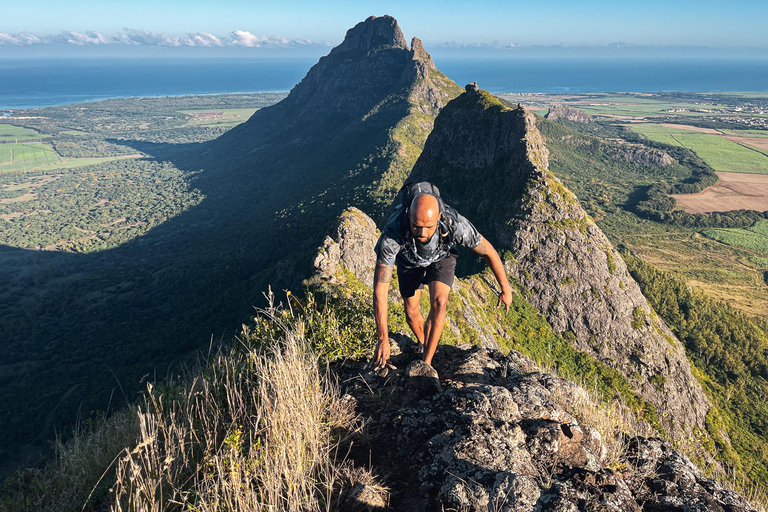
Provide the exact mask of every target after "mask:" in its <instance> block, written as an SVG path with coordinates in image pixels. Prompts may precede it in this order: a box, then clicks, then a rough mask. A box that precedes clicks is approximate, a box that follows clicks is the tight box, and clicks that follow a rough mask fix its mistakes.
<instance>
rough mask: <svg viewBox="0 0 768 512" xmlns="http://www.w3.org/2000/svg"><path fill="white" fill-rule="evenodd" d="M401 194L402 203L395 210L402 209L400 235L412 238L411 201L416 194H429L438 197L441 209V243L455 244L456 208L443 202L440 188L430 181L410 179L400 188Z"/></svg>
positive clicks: (408, 238) (439, 223)
mask: <svg viewBox="0 0 768 512" xmlns="http://www.w3.org/2000/svg"><path fill="white" fill-rule="evenodd" d="M398 194H400V196H401V200H400V204H398V205H397V207H396V208H395V211H397V210H400V235H401V236H402V237H403V239H405V240H411V238H412V235H411V230H410V221H409V219H408V213H409V210H410V206H411V203H412V202H413V199H414V198H415V197H416V196H420V195H423V194H428V195H430V196H432V197H434V198H435V199H437V205H438V208H439V209H440V213H441V215H440V221H439V222H438V228H439V230H440V245H445V246H452V245H453V229H452V228H453V227H454V226H455V225H456V222H457V220H456V210H454V209H453V208H451V207H450V206H448V205H447V204H445V203H444V202H443V198H442V197H440V190H439V189H438V188H437V187H436V186H435V185H433V184H432V183H430V182H428V181H419V182H413V181H409V182H407V183H406V184H405V185H403V186H402V187H401V188H400V191H399V192H398Z"/></svg>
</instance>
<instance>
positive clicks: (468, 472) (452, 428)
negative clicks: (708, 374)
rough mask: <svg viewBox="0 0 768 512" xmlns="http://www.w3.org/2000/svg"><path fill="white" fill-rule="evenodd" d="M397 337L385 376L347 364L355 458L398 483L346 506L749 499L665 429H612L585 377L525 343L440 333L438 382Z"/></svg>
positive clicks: (635, 506) (732, 507) (577, 506)
mask: <svg viewBox="0 0 768 512" xmlns="http://www.w3.org/2000/svg"><path fill="white" fill-rule="evenodd" d="M395 339H396V342H397V344H398V346H397V347H393V348H395V350H394V351H393V354H395V355H393V358H392V361H393V363H394V365H395V366H396V367H397V368H396V369H395V370H392V371H390V372H389V373H388V375H387V376H386V377H379V376H376V375H375V374H373V373H370V372H369V371H368V370H367V369H366V368H365V366H364V364H360V365H350V366H346V367H344V368H342V369H341V370H340V371H341V374H340V380H341V382H344V383H346V384H345V385H344V386H343V390H344V391H345V392H346V393H347V394H348V395H347V396H348V398H347V401H348V402H349V403H351V404H354V407H355V410H356V412H357V413H358V414H360V415H361V416H362V417H363V418H366V419H367V420H366V437H365V438H364V439H355V441H354V443H353V444H352V446H351V448H350V450H351V451H350V454H351V458H352V460H353V461H355V463H357V464H360V465H362V466H365V467H372V468H373V470H374V472H375V473H377V474H378V475H380V478H381V480H382V481H381V483H382V484H384V485H385V486H386V487H388V488H389V489H390V493H389V494H388V495H384V493H382V492H381V491H379V493H378V495H377V496H376V499H375V500H371V499H369V498H368V499H366V500H362V499H360V500H359V501H358V499H357V498H356V497H351V498H349V499H348V500H347V503H346V508H345V510H349V511H352V510H397V511H406V512H407V511H414V512H415V511H419V512H423V511H448V510H452V511H483V512H486V511H488V510H498V511H516V512H524V511H531V512H533V511H577V510H590V511H616V512H619V511H621V512H625V511H638V512H639V511H641V510H645V511H657V510H658V511H662V510H679V511H684V510H702V511H718V512H720V511H726V510H727V511H731V512H737V511H748V510H753V509H752V508H751V507H750V505H749V504H748V502H747V501H746V500H745V499H744V498H743V497H741V496H739V495H738V494H736V493H734V492H731V491H728V490H725V489H724V488H723V487H722V486H720V485H719V484H718V483H716V482H715V481H713V480H711V479H709V478H706V477H705V476H703V475H702V474H701V472H700V471H699V470H698V468H696V466H694V465H693V464H692V463H691V462H690V461H689V460H688V459H687V458H686V457H685V456H683V455H682V454H680V453H678V452H676V451H674V450H673V449H672V448H671V446H670V445H669V444H668V443H666V442H665V441H662V440H660V439H658V438H644V437H638V436H630V435H621V434H619V433H617V432H615V431H614V430H612V427H611V426H610V425H609V424H607V423H606V419H607V416H600V414H601V413H600V410H599V409H598V408H597V407H595V405H594V404H593V403H592V402H591V399H590V398H589V395H588V393H587V392H586V391H585V390H584V389H582V388H580V387H578V386H576V385H574V384H572V383H570V382H568V381H565V380H562V379H559V378H557V377H555V376H553V375H551V374H548V373H546V372H542V371H541V369H540V368H538V367H537V366H536V365H535V363H534V362H533V361H532V360H530V359H528V358H527V357H525V356H524V355H522V354H520V353H518V352H514V351H512V352H510V353H509V354H507V355H503V354H502V353H501V352H499V351H496V350H489V349H485V348H482V347H478V346H474V347H471V346H463V347H452V346H444V345H441V346H440V347H439V348H438V351H437V354H436V356H435V369H436V370H437V373H438V374H439V375H440V378H439V383H438V382H433V381H437V379H436V378H434V377H432V376H430V375H424V372H423V371H416V370H414V367H415V366H414V365H415V364H416V363H413V362H412V361H418V356H417V355H416V354H415V353H414V352H413V347H414V346H415V344H414V342H413V341H411V340H410V339H407V338H404V337H396V338H395ZM421 364H422V365H423V366H426V365H424V364H423V363H421ZM406 367H407V368H408V369H407V370H406ZM602 414H605V413H602ZM589 420H600V422H601V424H602V427H603V432H600V431H599V430H598V429H597V428H595V426H594V425H591V424H590V423H589ZM620 448H621V451H620V452H619V451H618V450H619V449H620ZM362 493H363V490H360V489H357V490H356V496H357V495H359V494H362ZM384 501H388V507H383V506H382V507H379V508H370V507H368V508H365V504H366V503H368V504H370V503H371V502H374V503H382V502H384Z"/></svg>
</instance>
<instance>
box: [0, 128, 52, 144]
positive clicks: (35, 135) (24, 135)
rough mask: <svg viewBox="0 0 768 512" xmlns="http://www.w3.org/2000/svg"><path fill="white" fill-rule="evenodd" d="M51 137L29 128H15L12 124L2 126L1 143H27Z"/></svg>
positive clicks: (0, 129)
mask: <svg viewBox="0 0 768 512" xmlns="http://www.w3.org/2000/svg"><path fill="white" fill-rule="evenodd" d="M47 137H50V135H45V134H42V133H40V132H36V131H35V130H30V129H29V128H23V127H21V126H14V125H12V124H0V143H4V142H26V141H30V140H40V139H45V138H47Z"/></svg>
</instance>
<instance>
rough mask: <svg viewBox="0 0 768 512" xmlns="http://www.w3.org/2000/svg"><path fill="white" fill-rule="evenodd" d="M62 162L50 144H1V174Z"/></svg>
mask: <svg viewBox="0 0 768 512" xmlns="http://www.w3.org/2000/svg"><path fill="white" fill-rule="evenodd" d="M60 161H61V159H60V158H59V155H58V154H56V152H55V151H54V150H53V148H51V146H50V145H48V144H42V143H37V142H36V143H19V144H16V143H6V144H0V173H5V172H7V171H24V170H29V169H34V168H37V167H42V166H44V165H47V164H52V163H57V162H60Z"/></svg>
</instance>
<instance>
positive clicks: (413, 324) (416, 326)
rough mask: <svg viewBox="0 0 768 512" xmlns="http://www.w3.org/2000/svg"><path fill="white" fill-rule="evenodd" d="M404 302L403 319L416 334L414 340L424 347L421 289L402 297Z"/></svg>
mask: <svg viewBox="0 0 768 512" xmlns="http://www.w3.org/2000/svg"><path fill="white" fill-rule="evenodd" d="M403 302H404V303H405V321H406V322H408V326H409V327H410V328H411V330H412V331H413V334H414V335H415V336H416V341H417V342H418V343H419V345H420V346H421V348H424V317H423V316H421V290H416V292H415V293H414V295H413V296H411V297H403Z"/></svg>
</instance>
